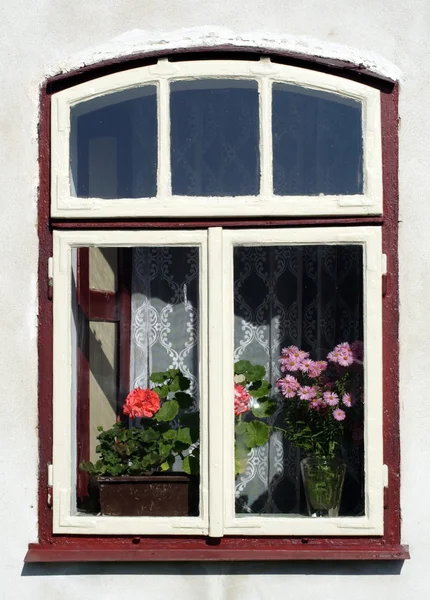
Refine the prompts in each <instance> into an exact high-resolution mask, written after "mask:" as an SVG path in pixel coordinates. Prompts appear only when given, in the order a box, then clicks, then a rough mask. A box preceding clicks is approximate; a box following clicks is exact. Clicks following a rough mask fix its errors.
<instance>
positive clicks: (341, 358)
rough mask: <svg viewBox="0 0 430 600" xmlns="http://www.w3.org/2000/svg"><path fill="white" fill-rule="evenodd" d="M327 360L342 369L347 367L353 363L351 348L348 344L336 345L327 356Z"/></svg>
mask: <svg viewBox="0 0 430 600" xmlns="http://www.w3.org/2000/svg"><path fill="white" fill-rule="evenodd" d="M327 358H328V360H330V361H331V362H333V363H337V364H338V365H341V366H342V367H349V366H350V365H352V363H353V362H354V357H353V356H352V351H351V347H350V345H349V344H348V342H342V343H341V344H338V345H337V346H336V347H335V348H333V350H332V351H331V352H329V353H328V354H327Z"/></svg>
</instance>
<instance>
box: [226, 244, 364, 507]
mask: <svg viewBox="0 0 430 600" xmlns="http://www.w3.org/2000/svg"><path fill="white" fill-rule="evenodd" d="M362 340H363V253H362V247H361V246H359V245H326V246H323V245H312V246H308V245H303V246H297V245H294V246H269V247H268V246H260V247H258V246H252V247H243V246H238V247H236V248H235V250H234V358H235V415H234V420H235V432H236V438H235V448H236V457H235V458H236V514H237V515H244V516H246V515H252V514H257V515H260V514H279V515H282V514H284V515H303V516H307V515H308V512H307V504H306V499H305V494H304V488H303V483H302V477H301V472H300V461H301V459H303V458H305V456H307V455H310V456H312V455H313V454H314V453H315V448H314V447H313V446H315V440H318V441H320V440H324V439H325V433H324V432H327V431H331V428H332V426H333V427H334V431H335V435H334V439H335V441H336V444H337V446H336V447H335V452H334V453H335V455H336V456H338V457H339V458H340V459H341V460H342V461H344V463H345V464H346V475H345V482H344V486H343V490H342V496H341V504H340V512H339V516H360V515H362V514H364V502H365V497H364V449H363V386H364V377H363V357H362ZM342 343H348V344H349V346H348V347H350V348H351V349H352V350H351V357H350V360H348V361H347V362H350V364H349V365H348V366H346V367H344V366H342V365H340V364H337V363H335V362H332V361H330V360H328V359H327V355H328V354H329V353H330V352H331V351H332V350H333V349H334V348H335V347H336V346H337V345H338V344H342ZM291 346H296V347H297V348H298V349H299V350H301V351H303V353H309V355H308V358H309V359H311V360H312V361H313V363H315V362H316V361H326V363H327V364H326V367H325V368H324V369H323V370H322V371H321V373H320V374H318V371H314V372H312V371H309V370H308V371H306V365H304V366H303V365H302V366H303V368H304V370H302V368H298V367H297V365H296V367H297V368H295V367H294V365H293V367H292V370H291V371H288V370H286V369H285V366H284V365H285V363H284V364H282V363H281V362H280V359H281V357H282V356H283V354H284V353H285V349H286V348H288V347H291ZM345 352H346V350H345ZM301 356H304V354H303V355H301ZM352 356H353V358H352ZM239 361H249V362H250V363H251V365H252V367H253V369H255V367H256V366H260V374H259V375H258V379H261V381H263V380H264V381H265V382H266V383H264V381H263V383H262V384H260V383H259V382H257V384H256V382H255V381H254V380H253V379H255V371H253V370H251V377H250V381H248V380H247V378H248V373H247V369H246V368H245V369H244V368H243V365H244V363H243V362H239ZM313 363H312V364H313ZM261 367H264V370H265V375H262V373H261ZM312 368H314V369H317V367H316V366H315V365H314V364H313V367H312ZM346 374H347V375H346ZM344 375H346V382H345V387H344V391H342V392H340V390H341V385H340V387H339V383H338V382H339V381H340V378H341V377H342V376H344ZM286 376H292V377H294V378H295V379H296V380H297V381H298V382H299V383H300V390H302V388H303V387H304V386H309V388H311V387H313V388H315V389H313V390H309V389H308V390H304V393H305V396H306V392H308V395H309V399H305V398H304V399H300V397H299V396H298V390H296V392H295V393H293V394H292V396H291V397H285V395H284V394H283V393H282V388H281V387H279V386H277V382H278V381H279V380H280V379H281V378H285V377H286ZM292 383H294V382H292ZM267 384H271V386H272V388H271V389H270V390H265V389H264V388H262V387H261V386H262V385H265V386H267ZM260 389H262V390H264V394H262V395H261V394H259V390H260ZM330 390H331V391H334V392H335V393H336V392H337V399H336V398H329V400H330V402H331V403H332V404H328V401H327V402H325V399H326V398H327V396H324V393H325V392H328V391H330ZM344 392H345V393H346V392H349V393H350V394H351V398H352V403H353V406H351V407H349V406H347V405H346V404H348V398H344ZM313 394H314V395H313ZM261 396H263V397H261ZM268 398H270V400H268ZM314 402H315V404H314ZM345 402H346V404H345ZM336 410H340V411H342V412H340V413H339V412H338V413H336V415H335V414H334V413H335V411H336ZM266 411H267V415H266V414H265V413H266ZM344 413H345V418H344V420H341V421H338V420H337V418H338V417H340V418H341V419H343V417H344ZM319 417H321V419H322V420H321V421H318V418H319ZM324 419H325V421H324ZM323 421H324V422H323ZM292 422H294V423H296V427H295V428H294V429H293V432H295V433H296V434H300V435H304V437H300V435H296V437H295V438H293V436H292V432H291V430H289V429H288V427H289V424H290V423H292ZM255 424H257V425H255ZM307 427H310V431H311V435H312V439H313V440H314V442H313V444H311V448H310V449H308V450H307V451H306V450H304V449H303V447H302V446H301V444H300V441H302V442H303V441H309V437H310V436H309V435H308V434H307V433H306V428H307ZM342 429H343V431H342ZM283 430H284V431H285V432H287V433H283ZM321 431H322V432H323V433H321ZM265 436H266V437H265ZM266 439H267V441H266ZM321 443H322V448H323V451H324V452H325V451H326V450H327V448H326V445H325V444H324V442H323V441H322V442H321ZM333 516H335V515H333Z"/></svg>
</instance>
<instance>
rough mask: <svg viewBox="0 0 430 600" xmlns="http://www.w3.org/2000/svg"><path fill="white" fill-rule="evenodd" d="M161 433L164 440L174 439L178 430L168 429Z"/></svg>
mask: <svg viewBox="0 0 430 600" xmlns="http://www.w3.org/2000/svg"><path fill="white" fill-rule="evenodd" d="M162 435H163V438H164V439H165V440H176V436H177V435H178V432H177V431H176V430H175V429H169V430H168V431H165V432H164V433H163V434H162Z"/></svg>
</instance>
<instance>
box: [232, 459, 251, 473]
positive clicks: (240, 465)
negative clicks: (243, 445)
mask: <svg viewBox="0 0 430 600" xmlns="http://www.w3.org/2000/svg"><path fill="white" fill-rule="evenodd" d="M247 465H248V460H247V459H246V458H238V457H236V458H235V459H234V474H235V475H240V474H241V473H244V472H245V471H246V467H247Z"/></svg>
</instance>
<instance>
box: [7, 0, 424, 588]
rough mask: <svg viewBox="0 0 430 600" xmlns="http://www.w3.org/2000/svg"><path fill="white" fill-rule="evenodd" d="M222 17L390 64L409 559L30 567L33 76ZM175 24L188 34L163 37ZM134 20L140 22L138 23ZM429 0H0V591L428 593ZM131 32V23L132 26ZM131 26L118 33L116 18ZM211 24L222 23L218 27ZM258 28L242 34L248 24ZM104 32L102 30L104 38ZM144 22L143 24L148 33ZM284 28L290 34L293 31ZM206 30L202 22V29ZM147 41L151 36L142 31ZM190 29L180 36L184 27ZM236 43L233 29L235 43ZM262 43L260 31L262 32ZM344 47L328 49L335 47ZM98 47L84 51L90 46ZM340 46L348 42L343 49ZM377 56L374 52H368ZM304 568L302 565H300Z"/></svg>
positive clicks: (272, 35)
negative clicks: (396, 97)
mask: <svg viewBox="0 0 430 600" xmlns="http://www.w3.org/2000/svg"><path fill="white" fill-rule="evenodd" d="M208 24H210V26H211V27H206V28H205V30H203V34H205V35H206V36H207V35H208V34H209V33H210V32H212V31H215V30H217V27H218V28H219V27H221V28H225V27H228V28H229V29H232V30H234V31H235V34H237V35H239V36H240V35H242V36H243V39H244V40H247V39H252V38H255V39H256V38H266V39H269V40H272V41H273V40H275V41H273V44H274V45H275V44H277V43H284V44H286V45H288V47H292V46H296V47H298V48H302V50H303V51H304V52H310V53H312V52H317V53H322V54H326V55H329V56H333V55H336V54H337V55H338V56H342V57H343V58H347V59H349V58H354V59H355V60H358V61H364V62H366V63H367V64H370V65H373V66H374V68H375V69H376V70H379V71H382V72H389V73H391V74H392V73H395V72H396V69H395V68H394V67H393V66H391V65H390V63H392V64H394V65H395V66H396V67H397V68H398V69H400V71H401V84H402V85H401V99H400V115H401V125H400V207H401V217H400V218H401V223H400V269H401V277H400V285H401V405H402V423H401V425H402V468H403V472H402V514H403V541H404V542H405V543H409V544H410V548H411V552H412V560H411V561H408V562H406V563H405V564H404V566H403V568H402V569H401V570H400V568H399V567H398V566H397V565H393V564H390V565H388V566H384V565H382V564H377V565H365V564H358V565H338V566H337V565H334V564H329V565H326V564H316V565H294V564H291V565H288V564H284V565H268V566H267V565H266V566H265V565H221V566H218V565H208V566H204V565H203V566H201V565H184V566H175V565H167V566H161V565H159V566H157V565H150V566H146V565H134V566H132V567H127V568H125V569H124V567H121V566H115V565H102V566H100V567H99V566H97V565H90V566H88V567H84V568H82V567H81V566H79V567H78V566H73V565H72V566H70V567H67V566H64V567H63V566H58V565H57V566H52V567H49V566H47V567H43V566H37V565H36V566H30V567H26V568H24V569H23V563H22V560H23V557H24V554H25V551H26V546H27V543H28V542H29V541H34V540H35V539H36V535H37V534H36V531H37V522H36V518H37V517H36V468H37V420H36V367H37V355H36V325H37V303H36V276H37V271H36V264H37V236H36V193H37V175H38V173H37V141H36V136H37V121H38V105H37V102H38V86H39V84H40V83H41V82H42V81H43V79H44V78H45V77H46V76H47V75H49V74H53V73H55V72H58V71H59V70H60V69H61V68H63V67H66V68H68V67H71V66H77V65H79V64H81V63H83V62H94V61H95V60H98V59H99V58H100V57H101V56H104V55H106V53H114V54H119V53H121V52H127V51H130V49H133V48H138V47H140V48H144V47H145V45H146V46H147V45H148V44H149V43H150V44H151V45H153V44H154V43H156V41H157V40H159V41H160V42H165V43H166V44H167V43H170V44H171V45H175V40H177V39H179V38H181V37H183V36H184V35H186V37H188V38H189V39H190V40H193V39H194V40H195V39H196V38H197V37H199V36H201V35H202V30H196V29H195V28H200V27H202V26H207V25H208ZM185 27H186V28H187V29H188V33H187V34H184V32H181V33H177V34H175V36H176V37H174V36H172V35H169V32H171V31H175V30H178V29H181V28H185ZM136 28H140V29H142V30H147V33H146V34H143V33H142V32H139V31H136ZM429 28H430V4H428V3H427V2H426V1H425V0H411V2H409V3H399V2H394V1H393V0H391V1H389V2H382V0H363V1H362V2H356V0H331V1H330V3H327V2H324V3H322V2H320V1H318V0H303V1H302V2H293V1H292V0H269V1H266V2H263V1H262V0H246V1H245V0H237V1H236V2H231V1H227V0H218V1H217V2H209V1H208V0H182V2H178V1H177V0H157V2H155V1H154V0H147V1H146V2H139V1H138V0H128V1H126V0H111V1H110V2H106V0H92V1H91V2H84V1H83V0H75V1H74V2H69V1H66V0H51V1H47V0H33V2H31V3H30V2H28V1H25V0H15V2H13V3H12V2H8V3H7V2H4V3H2V6H1V8H0V40H1V42H0V61H1V62H0V64H1V65H2V76H1V88H2V91H1V95H0V131H1V139H2V142H1V144H0V165H1V168H0V203H1V204H0V207H1V219H0V231H1V240H2V251H1V253H0V273H1V285H0V306H1V308H2V313H1V314H2V319H1V325H0V380H1V382H2V392H1V393H0V407H1V414H2V418H1V421H0V448H1V450H0V469H1V470H0V472H1V474H2V484H1V485H0V531H1V538H2V550H1V552H0V556H1V561H0V598H2V600H3V599H4V600H12V599H17V600H18V599H19V600H26V599H27V598H28V599H29V598H32V599H37V600H51V599H54V600H56V599H57V598H62V600H69V598H70V599H73V600H74V599H75V598H77V597H78V598H80V599H81V600H84V599H86V598H88V599H91V600H97V599H102V598H103V599H106V598H115V597H118V596H120V595H121V596H124V595H127V597H130V598H131V597H136V598H151V600H156V599H164V598H168V597H169V596H170V595H171V594H172V592H173V593H174V595H175V598H177V599H178V600H180V599H182V598H187V600H194V599H195V600H200V599H208V600H212V599H213V600H218V599H226V600H227V599H229V600H233V599H242V598H248V599H260V598H261V599H263V598H264V599H265V600H266V599H269V598H294V599H295V600H301V599H302V598H303V599H304V598H309V597H317V596H318V597H320V598H330V599H333V600H337V599H339V600H340V599H341V598H344V597H346V596H347V597H348V599H349V600H355V599H357V600H358V599H360V600H361V598H363V596H364V597H366V598H368V599H369V600H373V599H377V598H378V599H379V598H388V597H389V598H392V599H394V600H397V599H399V600H400V599H403V598H407V599H408V600H426V599H427V598H429V596H430V577H429V575H428V561H429V559H430V535H429V534H430V526H429V511H428V507H427V505H428V501H427V498H429V497H430V480H429V478H428V477H427V476H426V466H427V465H428V464H429V462H430V444H429V443H428V431H429V429H430V413H429V412H428V410H427V407H426V403H427V401H428V400H427V394H426V392H427V390H428V389H429V387H430V371H429V369H427V368H426V359H427V354H426V352H427V340H428V339H429V338H430V319H429V318H428V314H429V311H428V306H429V301H428V298H429V293H430V279H429V272H430V237H429V236H428V235H426V233H427V230H428V226H427V223H428V222H429V220H430V202H428V194H429V192H428V190H429V175H428V164H429V158H430V157H429V154H430V152H429V150H428V139H429V138H430V119H429V117H430V108H429V107H430V102H429V100H430V78H429V75H428V56H429V53H430V40H429V36H428V31H429ZM133 30H134V31H133ZM129 31H133V33H132V34H129V35H126V36H124V34H125V33H126V32H129ZM217 31H218V36H219V37H220V38H222V37H223V36H224V37H225V36H228V35H229V34H228V32H225V31H224V30H217ZM253 31H254V32H255V31H260V32H263V33H260V34H259V35H258V36H257V35H251V34H250V33H249V32H253ZM118 36H123V37H121V38H120V39H117V40H116V41H115V42H114V43H113V44H112V43H111V40H112V39H113V38H118ZM148 36H149V37H148ZM295 36H296V37H295ZM209 37H210V36H209ZM148 39H149V40H150V42H148ZM190 43H193V42H192V41H191V42H190ZM238 43H240V40H239V42H238ZM268 45H270V44H268ZM339 45H340V46H343V47H339ZM94 46H99V49H98V51H97V52H96V51H91V48H92V47H94ZM348 48H349V49H348ZM380 57H384V59H385V60H383V59H382V58H380ZM304 575H307V577H304Z"/></svg>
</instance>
